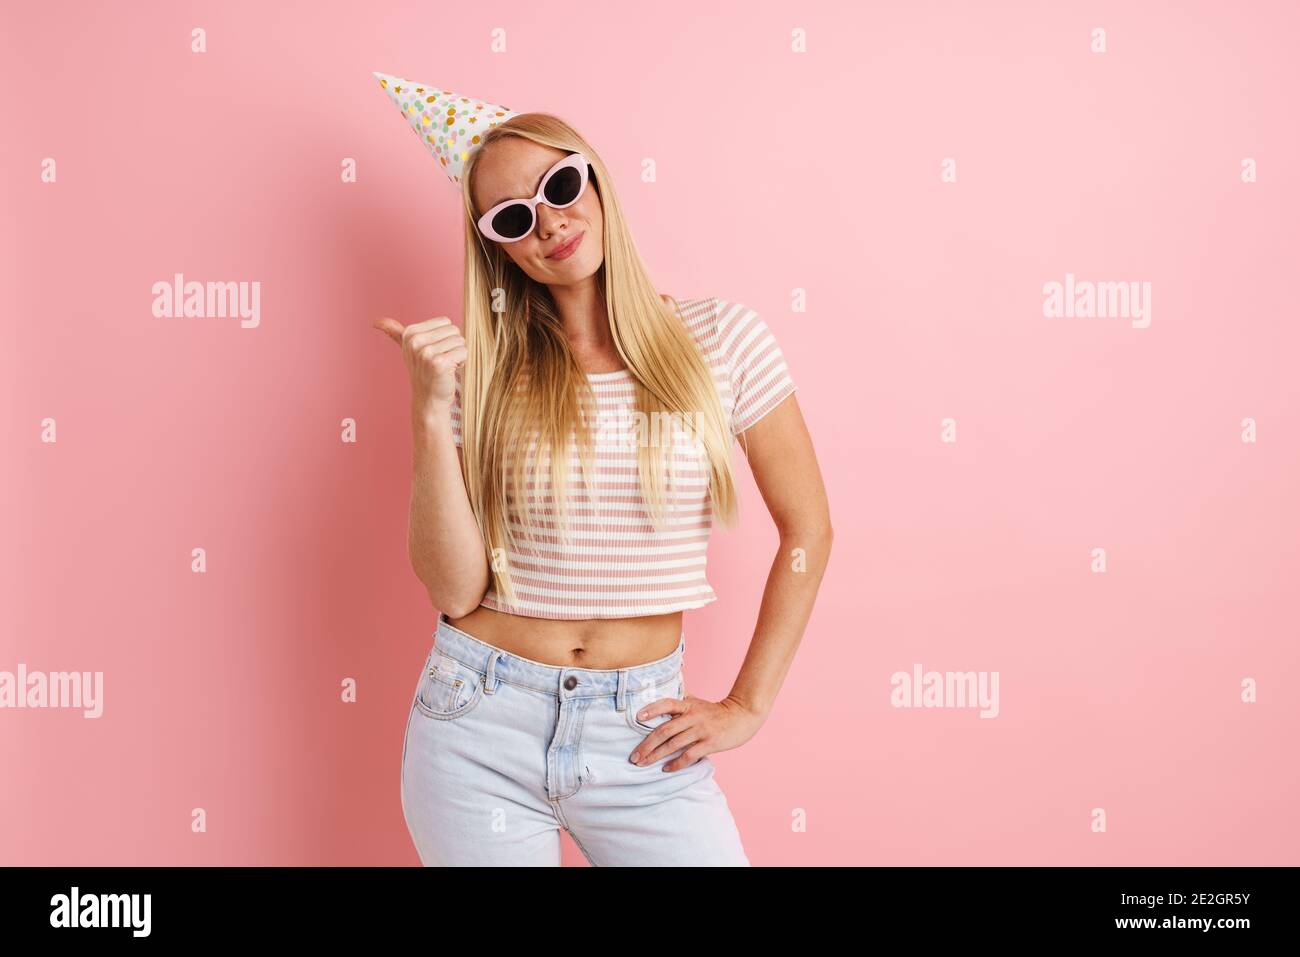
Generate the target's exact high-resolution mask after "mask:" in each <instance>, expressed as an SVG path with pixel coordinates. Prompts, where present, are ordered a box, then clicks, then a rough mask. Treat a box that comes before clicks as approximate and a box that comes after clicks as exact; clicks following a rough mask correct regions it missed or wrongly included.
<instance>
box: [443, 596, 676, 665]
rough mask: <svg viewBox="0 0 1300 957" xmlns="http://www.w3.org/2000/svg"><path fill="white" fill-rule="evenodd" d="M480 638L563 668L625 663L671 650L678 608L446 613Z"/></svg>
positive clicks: (637, 662)
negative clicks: (591, 614)
mask: <svg viewBox="0 0 1300 957" xmlns="http://www.w3.org/2000/svg"><path fill="white" fill-rule="evenodd" d="M447 621H448V623H449V624H450V625H451V626H452V627H453V628H458V629H460V630H461V631H463V632H465V634H467V635H471V636H473V637H474V638H477V639H479V640H480V641H485V642H487V643H488V644H489V645H495V646H496V647H498V648H501V649H502V650H504V651H508V652H510V653H511V654H512V655H518V656H519V657H521V658H530V659H532V660H533V661H540V662H541V663H542V664H545V665H559V666H561V667H566V668H597V669H609V668H630V667H632V666H633V665H643V664H645V663H646V662H648V661H656V660H658V659H660V658H665V657H667V656H668V655H670V654H672V653H673V651H674V650H675V649H676V648H677V644H678V642H679V641H681V637H682V613H681V612H680V611H673V612H669V613H667V614H665V615H645V616H642V617H638V618H584V619H578V620H565V619H557V618H531V617H528V616H525V615H509V614H506V613H505V612H500V611H496V610H494V609H492V608H485V607H483V606H482V605H480V606H479V607H478V608H475V609H474V610H473V611H471V612H470V613H469V614H468V615H465V616H464V617H462V618H452V617H451V616H448V617H447Z"/></svg>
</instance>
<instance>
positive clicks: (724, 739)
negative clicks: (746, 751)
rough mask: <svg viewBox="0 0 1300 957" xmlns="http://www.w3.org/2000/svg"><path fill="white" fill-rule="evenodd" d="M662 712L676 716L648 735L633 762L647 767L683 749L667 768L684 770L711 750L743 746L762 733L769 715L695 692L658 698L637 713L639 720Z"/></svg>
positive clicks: (739, 704) (632, 756)
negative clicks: (707, 698)
mask: <svg viewBox="0 0 1300 957" xmlns="http://www.w3.org/2000/svg"><path fill="white" fill-rule="evenodd" d="M659 714H672V715H675V717H673V718H671V719H670V720H668V721H665V722H664V723H663V724H661V725H659V726H658V727H657V728H655V729H654V730H653V731H651V732H650V733H649V734H648V735H646V738H645V740H644V741H642V742H641V743H640V744H639V745H637V747H636V750H634V751H633V752H632V754H631V755H630V759H631V761H632V763H633V764H636V765H638V766H640V767H645V766H646V765H650V764H654V763H655V762H656V761H659V760H662V759H663V758H664V757H665V756H666V755H669V754H674V753H676V752H678V751H682V753H681V754H679V755H677V757H675V758H674V759H673V760H671V761H669V762H668V763H667V764H665V765H664V767H663V770H665V771H680V770H681V769H682V768H688V767H690V766H691V765H692V764H694V763H695V762H696V761H698V760H700V758H702V757H704V756H705V755H707V754H712V753H713V752H715V751H728V750H730V749H731V748H738V747H740V746H741V745H742V744H744V743H745V742H746V741H748V740H749V739H750V738H752V737H753V736H754V735H755V734H757V733H758V729H759V728H760V727H762V726H763V721H764V719H765V716H764V715H761V714H758V713H757V712H754V711H751V710H750V709H749V708H747V707H746V706H745V705H744V704H742V703H741V702H740V701H737V700H736V699H735V698H731V697H727V698H723V699H722V700H721V701H706V700H705V699H704V698H695V697H692V696H691V695H687V696H686V697H684V698H663V699H661V700H659V701H655V702H653V703H652V704H648V705H646V706H645V707H644V708H642V709H641V710H640V711H638V712H637V715H636V716H637V719H638V720H639V721H648V720H649V719H650V718H653V717H654V716H655V715H659ZM683 749H685V750H684V751H683Z"/></svg>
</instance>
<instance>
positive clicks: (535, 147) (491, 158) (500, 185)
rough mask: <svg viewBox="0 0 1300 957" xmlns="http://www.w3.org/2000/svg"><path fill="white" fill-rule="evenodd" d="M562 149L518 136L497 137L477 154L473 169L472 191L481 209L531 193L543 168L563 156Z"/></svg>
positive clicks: (533, 191)
mask: <svg viewBox="0 0 1300 957" xmlns="http://www.w3.org/2000/svg"><path fill="white" fill-rule="evenodd" d="M564 157H565V152H564V151H563V150H559V149H556V148H555V147H553V146H543V145H542V144H541V143H534V142H533V141H532V140H526V139H523V138H522V137H518V136H510V137H507V138H505V139H501V140H497V141H496V142H495V143H493V144H492V145H491V147H490V148H489V149H487V150H486V151H485V152H484V154H483V155H482V156H481V157H479V162H478V165H477V166H476V167H475V171H474V192H475V194H476V196H478V197H479V198H481V199H482V202H481V203H480V204H479V208H480V209H491V208H492V207H493V206H495V205H496V204H497V203H500V202H504V201H505V200H507V199H519V198H520V197H523V196H532V195H533V193H535V192H537V187H538V186H539V185H541V182H542V177H543V176H544V175H546V171H547V170H548V169H550V168H551V167H552V166H554V165H555V164H556V163H558V162H559V161H560V160H562V159H564Z"/></svg>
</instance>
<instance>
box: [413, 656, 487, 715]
mask: <svg viewBox="0 0 1300 957" xmlns="http://www.w3.org/2000/svg"><path fill="white" fill-rule="evenodd" d="M482 697H483V682H482V680H481V678H480V676H479V675H478V673H477V672H475V671H474V670H473V669H471V668H468V667H466V666H465V665H462V664H460V663H459V662H456V661H455V660H454V659H451V658H446V657H442V656H439V655H438V653H437V652H435V653H434V654H432V655H430V656H429V661H428V662H427V663H426V664H425V668H424V674H423V676H422V677H421V678H420V685H419V687H418V688H417V689H416V692H415V707H416V709H417V710H418V711H419V712H420V713H421V714H423V715H425V716H426V717H429V718H436V719H438V720H439V721H454V720H455V719H456V718H459V717H462V716H464V715H466V714H468V713H469V712H470V711H471V710H473V708H474V706H475V705H477V704H478V703H479V701H480V700H481V699H482Z"/></svg>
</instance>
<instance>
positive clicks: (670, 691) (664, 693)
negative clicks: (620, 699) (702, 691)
mask: <svg viewBox="0 0 1300 957" xmlns="http://www.w3.org/2000/svg"><path fill="white" fill-rule="evenodd" d="M685 696H686V681H685V678H684V677H683V676H682V675H681V673H680V672H679V673H678V674H677V675H675V676H674V677H672V678H670V679H668V680H667V681H660V682H658V683H657V684H656V685H654V686H653V687H651V686H648V685H647V686H644V687H642V688H638V689H629V690H628V696H627V707H626V708H624V709H623V711H624V713H625V714H626V715H627V723H628V725H629V727H631V728H632V730H634V731H639V732H640V733H641V734H643V735H645V734H649V733H650V732H651V731H653V730H654V729H655V728H657V727H659V725H661V724H663V723H664V722H665V721H671V720H672V719H673V718H675V717H677V715H675V714H673V713H672V712H665V713H663V714H656V715H653V716H652V717H651V718H650V719H649V723H648V724H647V723H646V722H644V721H641V720H639V719H638V718H637V713H638V712H640V710H641V709H642V708H644V707H646V706H647V705H651V704H654V703H655V702H656V701H658V700H659V699H660V698H678V699H681V698H683V697H685Z"/></svg>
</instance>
